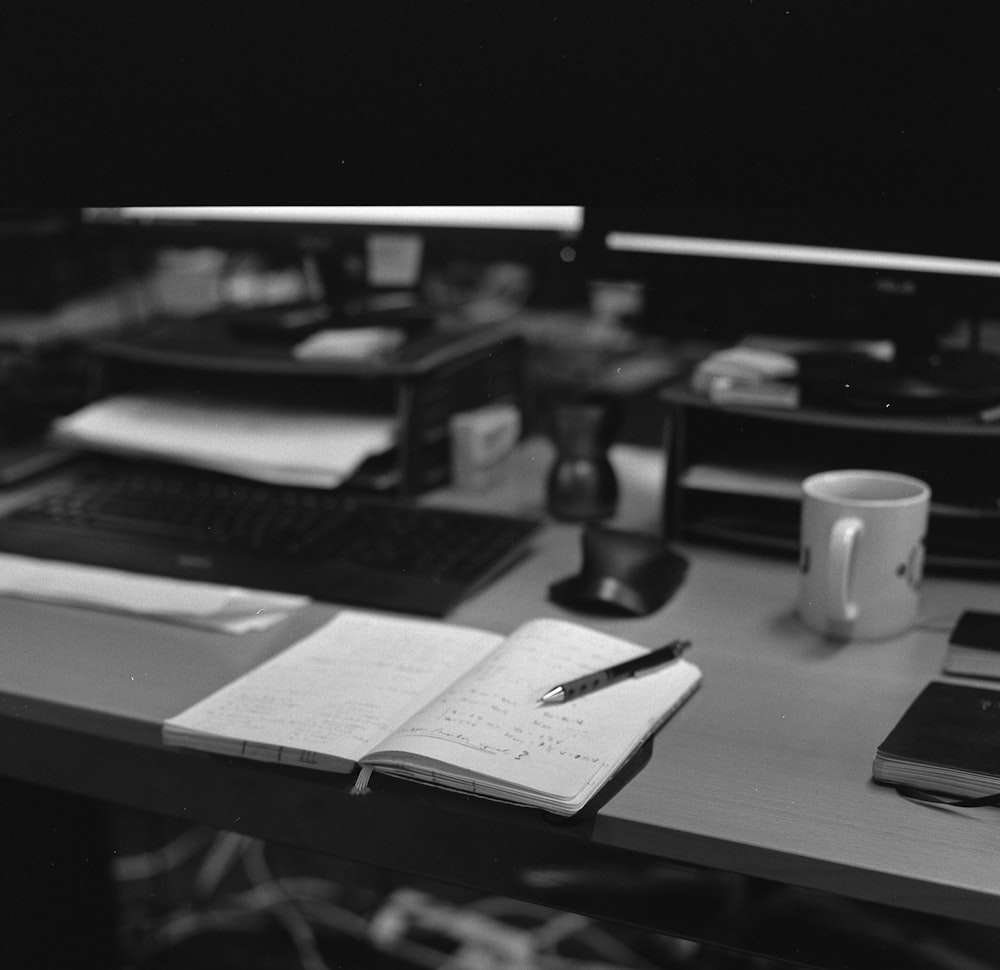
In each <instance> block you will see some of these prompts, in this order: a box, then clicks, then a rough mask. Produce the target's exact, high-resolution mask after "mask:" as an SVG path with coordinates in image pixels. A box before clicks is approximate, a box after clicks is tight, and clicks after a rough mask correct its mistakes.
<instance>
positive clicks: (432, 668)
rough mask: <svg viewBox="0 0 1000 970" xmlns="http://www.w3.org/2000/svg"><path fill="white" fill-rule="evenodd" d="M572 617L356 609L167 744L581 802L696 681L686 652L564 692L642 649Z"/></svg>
mask: <svg viewBox="0 0 1000 970" xmlns="http://www.w3.org/2000/svg"><path fill="white" fill-rule="evenodd" d="M643 652H644V651H643V648H642V647H639V646H636V645H635V644H632V643H629V642H628V641H626V640H622V639H619V638H617V637H612V636H609V635H607V634H605V633H601V632H598V631H596V630H593V629H590V628H588V627H584V626H580V625H578V624H575V623H569V622H566V621H563V620H554V619H537V620H532V621H529V622H527V623H524V624H522V625H521V626H520V627H519V628H518V629H517V630H515V631H514V632H513V633H512V634H510V635H509V636H507V637H503V636H500V635H498V634H495V633H488V632H486V631H483V630H476V629H473V628H471V627H460V626H455V625H453V624H447V623H440V622H437V621H433V620H419V619H404V618H399V617H391V616H381V615H377V614H368V613H361V612H353V611H344V612H342V613H339V614H338V615H337V616H336V617H335V618H334V619H333V620H331V621H330V622H329V623H327V624H326V625H324V626H323V627H321V628H320V629H319V630H317V631H316V632H314V633H312V634H310V635H309V636H307V637H305V638H304V639H303V640H300V641H299V642H297V643H295V644H293V645H292V646H291V647H289V648H288V649H286V650H284V651H283V652H282V653H280V654H278V655H276V656H275V657H273V658H271V659H270V660H267V661H265V662H264V663H263V664H261V665H260V666H258V667H256V668H255V669H253V670H251V671H249V672H248V673H246V674H243V675H242V676H241V677H239V678H237V679H236V680H235V681H233V682H232V683H230V684H229V685H227V686H225V687H223V688H222V689H220V690H218V691H216V692H215V693H214V694H211V695H210V696H208V697H207V698H205V699H204V700H202V701H200V702H199V703H197V704H195V705H194V706H193V707H190V708H188V709H187V710H186V711H184V712H182V713H180V714H178V715H177V716H176V717H172V718H170V719H169V720H167V722H166V723H165V725H164V728H163V739H164V742H165V743H166V744H168V745H175V746H179V747H185V748H194V749H197V750H201V751H208V752H212V753H215V754H223V755H233V756H237V757H244V758H253V759H256V760H260V761H270V762H280V763H282V764H294V765H301V766H304V767H307V768H313V769H319V770H325V771H334V772H345V773H346V772H351V771H353V770H354V769H355V768H357V767H358V766H359V765H360V766H361V767H362V769H364V770H365V772H366V774H367V773H368V771H369V770H371V771H374V772H384V773H386V774H391V775H395V776H398V777H402V778H407V779H411V780H414V781H420V782H425V783H427V784H431V785H436V786H439V787H443V788H450V789H453V790H456V791H461V792H467V793H470V794H474V795H481V796H484V797H487V798H494V799H498V800H500V801H506V802H513V803H515V804H519V805H526V806H533V807H536V808H541V809H543V810H545V811H548V812H553V813H555V814H559V815H573V814H575V813H576V812H578V811H579V810H580V809H581V808H583V807H584V805H585V804H586V803H587V802H588V801H589V800H590V798H591V797H592V796H593V795H595V794H596V793H597V792H598V791H599V790H600V789H601V788H602V787H603V786H604V784H605V783H606V782H608V781H609V780H610V779H611V778H612V777H613V776H614V775H615V773H616V772H617V771H618V770H619V769H620V768H621V767H622V766H623V765H624V764H625V763H626V762H627V761H628V760H629V758H630V757H631V756H632V755H633V754H634V753H635V752H636V751H637V750H638V749H639V748H640V747H641V745H642V744H643V743H644V742H645V741H646V740H647V739H648V738H649V737H650V736H651V735H652V734H653V733H654V732H655V731H656V730H657V729H658V728H659V727H660V726H661V725H662V724H663V723H664V722H665V721H666V720H667V719H668V718H669V717H670V715H671V714H673V712H674V711H675V710H677V708H678V707H680V706H681V704H682V703H683V702H684V701H685V699H686V698H687V697H688V696H689V695H690V694H691V693H692V692H693V691H694V689H695V688H696V687H697V685H698V682H699V680H700V679H701V672H700V671H699V669H698V668H697V667H696V666H694V665H693V664H692V663H690V662H689V661H687V660H683V659H681V660H677V661H675V662H674V663H671V664H668V665H666V666H664V667H661V668H658V669H656V670H653V671H652V672H650V673H647V674H644V675H643V676H641V677H632V678H629V679H627V680H624V681H621V682H620V683H617V684H615V685H614V686H613V687H609V688H607V689H605V690H600V691H597V692H595V693H591V694H588V695H585V696H583V697H580V698H578V699H575V700H572V701H568V702H566V703H564V704H556V705H545V704H542V703H541V702H540V698H541V695H542V694H543V693H545V692H546V691H547V690H548V689H549V688H551V687H552V686H553V685H555V684H560V683H565V682H566V681H567V680H568V679H570V678H574V677H579V676H582V675H584V674H587V673H591V672H593V671H595V670H601V669H604V668H605V667H608V666H612V665H614V664H617V663H621V662H623V661H625V660H629V659H632V658H634V657H637V656H641V655H642V654H643Z"/></svg>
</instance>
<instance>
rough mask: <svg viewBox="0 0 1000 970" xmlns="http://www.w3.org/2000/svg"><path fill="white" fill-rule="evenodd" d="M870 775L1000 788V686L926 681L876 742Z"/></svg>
mask: <svg viewBox="0 0 1000 970" xmlns="http://www.w3.org/2000/svg"><path fill="white" fill-rule="evenodd" d="M872 777H873V778H874V779H875V781H877V782H881V783H882V784H887V785H911V786H913V787H915V788H922V789H926V790H929V791H935V792H942V793H945V794H949V795H959V796H963V797H971V798H974V797H979V796H982V795H991V794H993V793H995V792H997V791H1000V690H990V689H989V688H985V687H971V686H965V685H959V684H949V683H944V682H943V681H934V682H933V683H931V684H928V686H927V687H925V688H924V690H923V691H922V692H921V693H920V694H919V695H918V697H917V698H916V700H915V701H914V702H913V703H912V704H911V705H910V706H909V708H907V710H906V712H905V713H904V714H903V716H902V717H901V718H900V719H899V722H898V723H897V724H896V726H895V727H894V728H893V729H892V731H890V732H889V735H888V737H887V738H886V739H885V740H884V741H883V742H882V743H881V744H880V745H879V746H878V750H877V751H876V753H875V760H874V762H873V764H872Z"/></svg>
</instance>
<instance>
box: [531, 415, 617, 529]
mask: <svg viewBox="0 0 1000 970" xmlns="http://www.w3.org/2000/svg"><path fill="white" fill-rule="evenodd" d="M616 425H617V416H616V415H615V413H614V411H613V410H612V409H611V408H610V407H609V406H608V405H607V404H605V403H603V402H600V401H581V402H576V403H572V404H562V405H559V406H558V407H557V408H556V409H555V411H554V412H553V415H552V437H553V440H554V442H555V446H556V460H555V463H554V464H553V466H552V470H551V471H550V472H549V480H548V508H549V512H550V513H551V514H552V515H554V516H555V517H556V518H558V519H565V520H569V521H573V522H588V521H591V520H594V519H606V518H608V517H610V516H611V515H613V514H614V512H615V507H616V506H617V504H618V480H617V478H616V477H615V470H614V468H613V467H612V465H611V462H610V461H609V459H608V448H610V446H611V444H612V442H613V440H614V435H615V430H616Z"/></svg>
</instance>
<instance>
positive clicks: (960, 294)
mask: <svg viewBox="0 0 1000 970" xmlns="http://www.w3.org/2000/svg"><path fill="white" fill-rule="evenodd" d="M586 236H587V240H588V242H587V247H588V248H589V249H590V250H591V254H590V260H591V263H592V265H593V266H595V267H596V271H597V272H598V273H600V274H601V275H604V276H607V277H610V278H617V279H635V280H639V281H641V282H642V283H643V284H644V285H645V298H646V307H645V313H644V318H643V321H642V322H643V324H644V325H645V326H646V327H649V328H653V329H654V330H656V331H658V332H660V333H663V334H666V335H669V336H676V337H678V338H707V339H710V340H716V341H720V342H727V341H735V340H739V339H741V338H744V337H746V336H747V335H751V334H753V335H761V334H763V335H770V336H772V337H774V336H781V337H785V338H800V340H801V342H802V343H803V344H809V343H816V344H817V346H818V345H819V343H820V342H822V343H823V344H824V345H826V346H829V345H830V344H831V343H832V342H834V341H840V342H842V341H844V340H847V341H851V342H853V343H855V344H858V343H859V342H883V343H884V342H889V343H890V345H891V347H893V348H894V351H895V353H894V357H893V359H892V361H890V362H885V361H881V362H875V361H872V362H871V363H870V366H869V365H868V362H863V363H864V377H863V379H858V380H854V381H844V382H840V386H839V388H838V387H837V385H838V380H839V375H840V373H841V372H840V371H839V370H838V369H837V368H838V367H839V366H840V365H841V364H843V359H842V358H837V360H836V367H833V368H832V369H829V368H828V369H826V370H822V369H820V370H817V371H815V372H816V373H821V374H822V380H821V381H820V382H819V385H818V386H819V387H820V388H821V389H822V390H823V391H824V392H826V393H831V392H833V391H834V390H836V397H837V403H842V404H844V405H845V406H848V407H854V406H862V407H871V408H875V407H884V406H885V404H887V403H888V404H891V405H892V406H894V407H896V409H897V413H898V411H899V410H900V409H903V410H908V411H911V412H912V411H932V410H942V411H946V410H950V409H959V410H960V409H962V408H963V407H966V406H972V407H974V406H977V405H979V404H981V403H983V402H986V403H989V402H993V401H996V400H1000V361H998V360H997V358H996V357H995V355H992V354H990V353H988V352H987V351H985V350H983V349H982V348H981V347H979V346H978V344H977V339H976V334H977V333H978V328H979V325H980V322H981V321H982V320H984V319H988V318H990V317H991V316H993V317H1000V231H998V230H997V226H996V225H995V223H994V222H993V220H991V219H990V218H988V217H987V214H984V213H972V212H966V211H955V210H945V209H938V210H930V209H923V210H918V209H905V210H904V209H897V208H893V209H891V208H885V209H878V208H868V209H855V210H850V209H844V208H841V209H837V210H834V209H809V208H796V209H790V208H768V209H765V208H759V209H751V208H707V207H703V208H693V207H655V206H651V207H644V208H638V207H608V208H601V207H588V210H587V232H586ZM956 333H957V334H959V346H958V347H956V346H955V344H954V340H952V341H950V342H947V343H946V342H945V341H944V338H945V337H952V338H954V336H955V334H956ZM826 353H827V361H828V362H830V361H832V359H833V358H832V356H831V354H832V352H831V351H829V350H828V351H826ZM813 363H815V358H814V359H813ZM849 364H850V366H851V368H852V371H851V373H852V374H854V375H855V376H856V377H857V376H858V373H859V367H861V366H862V365H861V363H859V361H858V360H856V359H851V360H850V361H849ZM847 384H850V385H851V386H850V387H847V386H845V385H847ZM813 390H815V389H813Z"/></svg>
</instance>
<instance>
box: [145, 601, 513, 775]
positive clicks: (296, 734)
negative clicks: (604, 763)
mask: <svg viewBox="0 0 1000 970" xmlns="http://www.w3.org/2000/svg"><path fill="white" fill-rule="evenodd" d="M501 639H502V638H501V637H498V636H497V635H495V634H493V633H485V632H483V631H481V630H473V629H469V628H466V627H456V626H450V625H445V624H441V623H436V622H434V621H423V620H413V619H396V618H393V617H383V616H373V615H369V614H365V613H359V612H353V611H345V612H342V613H339V614H338V615H337V616H336V617H335V618H334V619H333V620H331V621H330V622H329V623H327V624H325V625H324V626H322V627H320V629H318V630H317V631H315V632H314V633H312V634H310V635H309V636H308V637H306V638H304V639H303V640H300V641H299V642H298V643H296V644H294V645H293V646H291V647H289V648H288V649H287V650H285V651H284V652H282V653H280V654H278V655H277V656H275V657H273V658H272V659H270V660H268V661H265V663H263V664H262V665H261V666H259V667H257V668H255V669H254V670H252V671H250V672H248V673H246V674H244V675H243V676H242V677H240V678H238V679H237V680H235V681H233V682H232V683H231V684H229V685H227V686H226V687H223V688H222V689H221V690H219V691H217V692H216V693H214V694H212V695H210V696H209V697H207V698H206V699H205V700H203V701H201V702H200V703H198V704H196V705H195V706H193V707H191V708H189V709H188V710H186V711H185V712H184V713H182V714H180V715H178V716H177V717H175V718H171V719H170V720H169V721H167V722H166V724H165V725H164V732H163V735H164V741H166V742H167V743H173V744H183V745H184V746H185V747H195V748H199V749H201V750H207V751H214V752H217V753H220V754H234V755H241V756H243V757H248V758H256V759H258V760H262V761H288V762H295V763H297V764H304V765H307V766H312V767H317V768H324V769H327V770H341V771H349V770H351V768H352V767H353V765H354V763H355V762H357V761H358V760H359V759H360V758H361V756H362V755H364V754H365V752H367V751H368V750H369V748H371V747H372V746H373V745H374V744H376V743H377V742H379V741H380V740H382V739H383V738H384V737H385V736H386V735H387V734H388V733H389V732H390V731H391V730H392V729H393V728H394V727H396V726H397V725H399V724H400V723H402V722H403V721H404V720H406V718H408V717H409V716H410V715H412V714H413V713H414V712H415V711H416V710H418V709H419V708H420V707H422V706H423V705H424V704H426V703H427V702H428V701H429V700H431V698H433V697H434V696H436V695H437V694H438V693H440V691H441V690H443V689H444V688H445V687H446V686H447V685H448V684H449V683H451V682H452V681H453V680H454V679H455V678H456V677H457V676H459V675H460V674H462V673H463V672H464V671H466V670H468V669H469V668H470V667H471V666H472V665H473V664H475V663H477V662H478V661H479V660H481V659H482V658H483V657H484V656H486V654H487V653H489V651H490V650H491V649H493V648H494V647H495V646H496V645H497V644H498V643H499V642H500V641H501Z"/></svg>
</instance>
